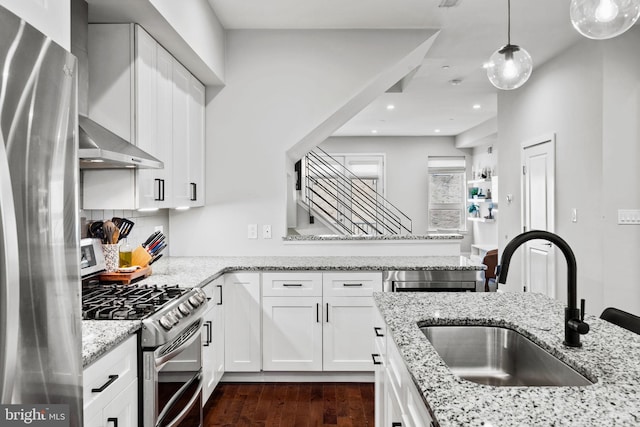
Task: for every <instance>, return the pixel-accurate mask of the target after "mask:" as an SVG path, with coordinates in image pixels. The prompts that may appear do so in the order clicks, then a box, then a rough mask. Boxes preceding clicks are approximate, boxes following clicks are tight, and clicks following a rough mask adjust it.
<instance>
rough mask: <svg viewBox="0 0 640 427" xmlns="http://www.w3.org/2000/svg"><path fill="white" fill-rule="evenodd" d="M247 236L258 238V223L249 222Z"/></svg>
mask: <svg viewBox="0 0 640 427" xmlns="http://www.w3.org/2000/svg"><path fill="white" fill-rule="evenodd" d="M247 238H248V239H257V238H258V224H249V225H248V226H247Z"/></svg>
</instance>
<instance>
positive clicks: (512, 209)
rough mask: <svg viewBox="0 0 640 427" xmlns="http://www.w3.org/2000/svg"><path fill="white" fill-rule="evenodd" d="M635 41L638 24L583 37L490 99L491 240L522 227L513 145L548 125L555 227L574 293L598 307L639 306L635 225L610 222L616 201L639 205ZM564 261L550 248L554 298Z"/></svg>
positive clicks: (562, 282) (639, 248) (639, 89)
mask: <svg viewBox="0 0 640 427" xmlns="http://www.w3.org/2000/svg"><path fill="white" fill-rule="evenodd" d="M639 42H640V28H638V27H635V28H634V29H633V30H631V31H629V32H628V33H626V34H624V35H623V36H621V37H618V38H616V39H612V40H607V41H601V42H594V41H590V40H586V39H585V40H582V41H580V42H578V44H576V45H575V46H573V47H572V48H570V49H569V50H567V51H566V52H564V53H562V54H561V55H560V56H558V57H557V58H555V59H553V60H551V61H549V62H548V63H546V64H545V65H543V66H542V67H540V68H538V69H534V73H533V75H532V78H531V80H530V81H529V82H527V84H526V85H524V86H523V87H522V88H521V89H518V90H516V91H511V92H506V91H505V92H501V93H500V94H499V97H498V112H499V113H498V131H499V132H498V134H499V147H500V151H499V170H500V172H499V176H500V198H501V200H500V221H498V227H499V237H500V240H499V243H500V247H501V248H503V247H504V245H505V244H506V243H507V242H508V241H509V240H510V239H511V238H513V237H514V236H515V235H516V234H518V233H519V232H520V229H521V228H520V226H521V224H520V203H521V191H520V177H521V173H520V161H519V159H520V144H521V143H522V142H523V141H527V140H529V139H531V138H534V137H536V136H539V135H544V134H548V133H550V132H555V133H556V194H555V200H556V218H555V223H556V230H555V231H556V233H557V234H559V235H560V236H562V237H563V238H565V240H567V242H568V243H569V244H570V245H571V246H572V248H573V249H574V251H575V254H576V258H577V263H578V297H579V298H586V299H587V311H588V312H590V313H593V314H598V315H599V314H600V312H601V311H602V309H603V308H605V307H606V306H608V305H615V306H617V307H619V308H622V309H624V310H628V311H631V312H634V313H636V314H638V313H640V287H638V286H637V283H636V282H637V268H634V267H636V265H637V263H638V260H640V227H637V226H619V225H617V223H616V222H617V216H616V212H617V209H624V208H635V209H638V208H640V198H639V197H640V196H639V194H640V188H639V187H640V179H639V173H638V167H639V166H640V155H639V153H640V151H639V148H638V146H639V143H640V141H639V139H640V138H639V134H640V132H639V130H638V126H639V125H638V122H639V120H638V118H639V117H640V61H639V59H638V55H635V54H634V53H632V52H637V50H638V44H639ZM509 193H511V194H513V195H514V202H513V203H512V204H511V206H509V205H507V203H506V202H505V197H506V195H507V194H509ZM572 208H577V210H578V222H577V223H572V222H571V209H572ZM565 265H566V264H565V262H564V259H563V257H562V255H561V254H560V255H558V266H559V267H560V268H559V269H558V274H557V284H558V293H557V295H558V299H560V300H563V301H564V300H565V299H566V268H565ZM520 281H521V276H520V273H519V268H517V269H514V270H513V271H510V274H509V284H510V286H508V287H507V289H517V288H519V283H520ZM516 284H517V286H516Z"/></svg>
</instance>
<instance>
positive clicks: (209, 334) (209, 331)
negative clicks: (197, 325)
mask: <svg viewBox="0 0 640 427" xmlns="http://www.w3.org/2000/svg"><path fill="white" fill-rule="evenodd" d="M203 326H205V327H206V328H207V337H206V341H205V343H204V344H202V346H203V347H209V344H211V328H212V324H211V320H207V321H206V322H204V325H203Z"/></svg>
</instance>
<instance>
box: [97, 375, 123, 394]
mask: <svg viewBox="0 0 640 427" xmlns="http://www.w3.org/2000/svg"><path fill="white" fill-rule="evenodd" d="M117 379H118V375H109V381H107V382H106V383H104V384H103V385H102V387H100V388H92V389H91V393H102V392H103V391H104V390H105V389H106V388H107V387H109V386H110V385H111V384H113V382H114V381H115V380H117Z"/></svg>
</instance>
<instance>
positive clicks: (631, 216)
mask: <svg viewBox="0 0 640 427" xmlns="http://www.w3.org/2000/svg"><path fill="white" fill-rule="evenodd" d="M618 224H620V225H640V209H618Z"/></svg>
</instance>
